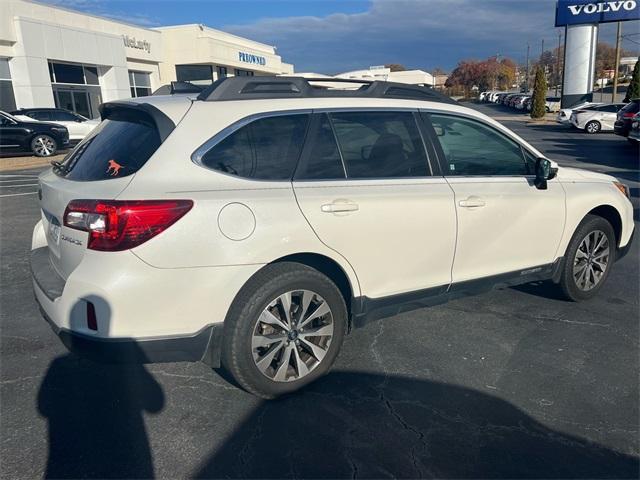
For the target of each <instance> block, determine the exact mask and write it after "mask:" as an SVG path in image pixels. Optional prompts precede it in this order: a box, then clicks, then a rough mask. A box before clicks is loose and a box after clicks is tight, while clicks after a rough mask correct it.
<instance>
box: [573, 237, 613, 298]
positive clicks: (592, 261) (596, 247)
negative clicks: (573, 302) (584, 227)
mask: <svg viewBox="0 0 640 480" xmlns="http://www.w3.org/2000/svg"><path fill="white" fill-rule="evenodd" d="M608 266H609V239H608V238H607V236H606V235H605V233H604V232H603V231H601V230H594V231H592V232H589V233H588V234H587V236H586V237H584V239H582V242H580V245H579V246H578V249H577V250H576V255H575V258H574V260H573V278H574V280H575V282H576V285H577V287H578V288H579V289H580V290H582V291H583V292H588V291H589V290H592V289H593V288H595V287H596V285H598V284H599V283H600V281H601V280H602V277H603V276H604V273H605V271H606V270H607V267H608Z"/></svg>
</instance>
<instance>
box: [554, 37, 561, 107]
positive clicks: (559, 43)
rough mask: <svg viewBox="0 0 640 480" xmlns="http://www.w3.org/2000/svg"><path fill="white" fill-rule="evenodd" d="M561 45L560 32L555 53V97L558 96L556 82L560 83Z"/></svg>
mask: <svg viewBox="0 0 640 480" xmlns="http://www.w3.org/2000/svg"><path fill="white" fill-rule="evenodd" d="M561 45H562V32H559V33H558V51H557V52H556V78H555V83H556V97H557V96H558V82H559V81H560V47H561Z"/></svg>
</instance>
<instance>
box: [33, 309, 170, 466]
mask: <svg viewBox="0 0 640 480" xmlns="http://www.w3.org/2000/svg"><path fill="white" fill-rule="evenodd" d="M90 300H91V301H92V302H93V303H94V304H96V305H99V306H101V307H102V310H98V311H99V312H103V313H104V315H103V317H102V318H100V317H99V320H100V321H102V322H103V325H102V327H103V328H104V329H105V331H109V326H110V325H109V321H110V308H109V306H108V304H107V302H106V301H104V300H103V299H101V298H99V297H90ZM80 303H81V302H78V304H76V305H75V306H74V308H73V309H72V310H74V311H75V310H79V309H80V307H79V305H80ZM84 308H85V309H86V306H85V307H84ZM72 317H74V318H77V315H72ZM134 349H137V347H135V346H134ZM134 353H135V352H134ZM141 356H142V355H141ZM164 404H165V396H164V392H163V390H162V387H161V386H160V384H159V383H158V382H157V381H156V380H155V379H154V378H153V376H152V375H151V374H150V373H149V372H148V371H147V369H146V368H145V366H144V365H143V364H136V363H122V364H105V363H96V362H93V361H91V360H88V359H85V358H81V357H79V356H77V355H75V354H73V353H68V354H65V355H62V356H60V357H58V358H56V359H55V360H53V362H51V364H50V365H49V368H48V369H47V372H46V374H45V376H44V379H43V381H42V383H41V385H40V389H39V391H38V412H39V413H40V414H41V415H42V416H43V417H45V418H46V420H47V422H48V433H49V456H48V460H47V466H46V472H45V474H44V478H153V477H154V468H153V462H152V453H151V447H150V445H149V439H148V436H147V431H146V428H145V422H144V417H143V414H144V413H145V412H148V413H158V412H160V411H161V410H162V409H163V407H164Z"/></svg>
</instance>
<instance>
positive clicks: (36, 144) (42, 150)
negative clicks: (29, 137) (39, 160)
mask: <svg viewBox="0 0 640 480" xmlns="http://www.w3.org/2000/svg"><path fill="white" fill-rule="evenodd" d="M33 149H34V150H35V153H36V154H37V155H39V156H41V157H48V156H49V155H51V154H53V152H55V151H56V144H55V142H54V141H53V139H51V138H50V137H47V136H46V135H39V136H37V137H36V138H35V139H34V141H33Z"/></svg>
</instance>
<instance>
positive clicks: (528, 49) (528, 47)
mask: <svg viewBox="0 0 640 480" xmlns="http://www.w3.org/2000/svg"><path fill="white" fill-rule="evenodd" d="M530 50H531V45H529V44H528V43H527V91H526V92H524V93H527V92H528V91H529V51H530Z"/></svg>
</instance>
